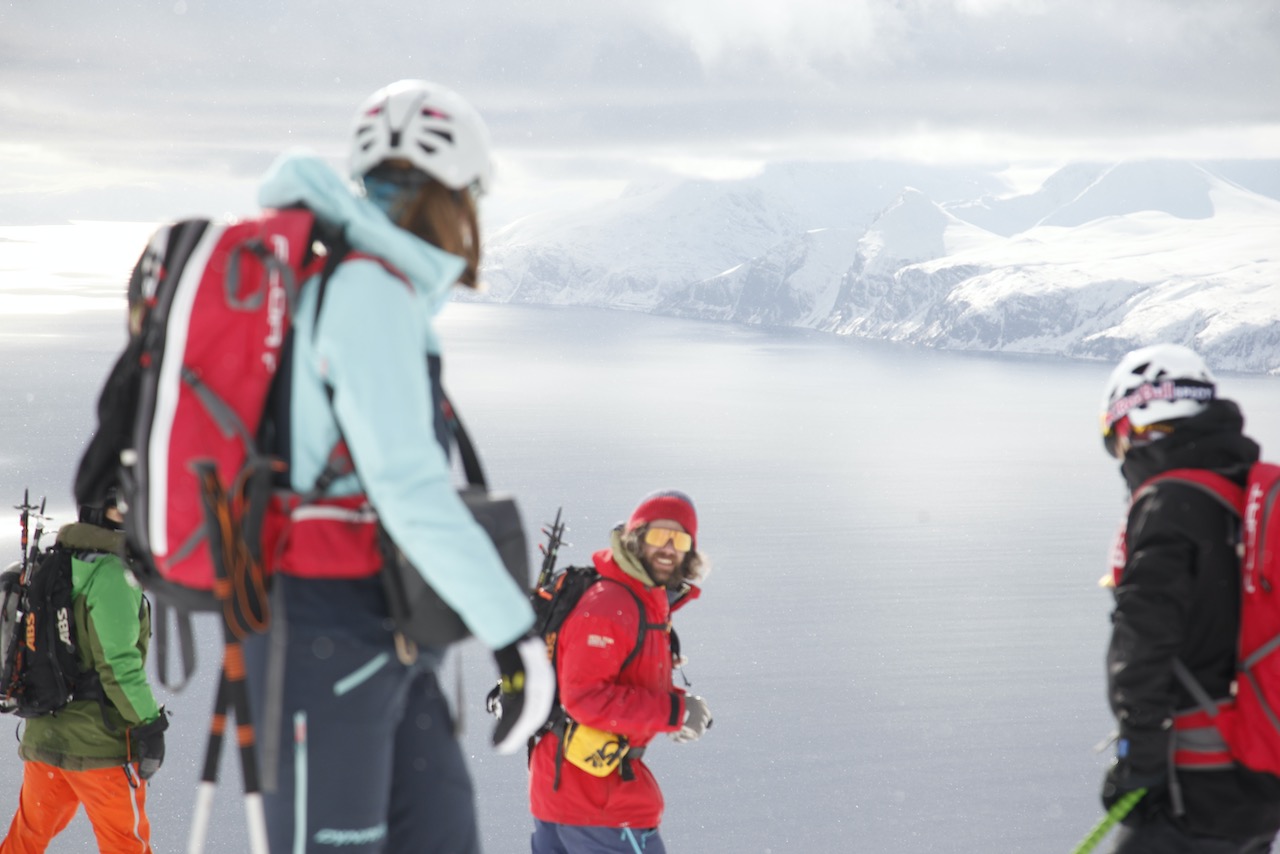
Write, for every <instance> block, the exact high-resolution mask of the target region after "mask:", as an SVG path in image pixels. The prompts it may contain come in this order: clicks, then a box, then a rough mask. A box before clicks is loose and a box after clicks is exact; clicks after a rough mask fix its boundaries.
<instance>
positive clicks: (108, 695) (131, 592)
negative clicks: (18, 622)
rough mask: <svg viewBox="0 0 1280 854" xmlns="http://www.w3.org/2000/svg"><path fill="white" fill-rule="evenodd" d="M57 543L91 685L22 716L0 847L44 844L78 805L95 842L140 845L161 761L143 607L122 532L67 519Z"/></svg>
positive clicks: (20, 851) (161, 718)
mask: <svg viewBox="0 0 1280 854" xmlns="http://www.w3.org/2000/svg"><path fill="white" fill-rule="evenodd" d="M116 521H118V517H117V519H116ZM107 524H108V525H110V524H111V523H110V522H108V523H107ZM58 544H59V545H60V546H62V547H63V548H65V549H68V550H70V551H71V558H70V559H71V587H72V596H73V603H74V604H73V610H74V622H75V628H76V639H77V646H78V648H79V656H80V670H81V672H82V673H85V674H92V676H91V678H89V679H88V680H86V679H84V678H83V677H82V678H81V682H80V683H78V686H79V684H85V683H87V684H89V685H90V686H91V688H90V690H88V691H84V690H82V689H81V688H80V687H77V696H78V697H79V696H83V695H84V694H88V695H89V696H88V697H86V698H83V699H75V700H72V701H71V702H70V703H69V704H68V705H66V706H64V707H63V708H62V709H59V710H58V712H57V713H56V714H47V715H44V716H42V717H36V718H30V719H28V720H27V722H26V726H25V728H24V730H23V733H22V743H21V746H20V747H19V749H18V753H19V755H20V756H21V757H22V759H23V761H24V766H23V769H24V770H23V779H22V792H21V795H20V799H19V805H18V811H17V813H16V814H15V815H14V817H13V822H12V824H11V825H10V827H9V832H8V834H7V835H6V836H5V839H4V842H3V843H2V844H0V854H25V852H28V851H31V852H38V851H44V850H45V847H46V846H47V845H48V844H49V841H50V840H51V839H53V837H54V836H56V835H57V834H58V833H60V832H61V831H62V830H63V828H65V827H66V826H67V824H68V823H69V822H70V821H71V819H72V817H73V816H74V815H75V813H76V810H77V809H78V808H79V807H80V806H81V805H82V804H83V806H84V808H85V813H86V814H87V815H88V817H89V821H90V822H91V823H92V825H93V832H94V835H95V837H96V838H97V842H98V850H99V851H102V852H108V854H125V852H129V853H130V854H136V852H142V854H146V852H150V851H151V842H150V837H151V829H150V825H149V823H148V821H147V814H146V796H147V780H148V779H150V777H151V775H152V774H154V773H155V772H156V770H158V769H159V767H160V763H161V762H163V760H164V730H165V729H166V727H167V726H168V719H167V718H166V716H165V715H164V711H163V709H162V708H161V707H160V706H159V705H158V704H157V703H156V698H155V695H154V694H152V692H151V686H150V685H149V684H148V683H147V677H146V671H145V665H146V660H147V646H148V644H149V642H150V640H151V613H150V610H149V608H148V607H147V605H146V601H145V600H144V599H143V596H142V589H141V588H140V587H139V586H138V582H137V581H136V580H135V579H134V577H133V573H132V572H130V571H129V570H128V569H127V568H126V567H125V565H124V562H123V561H122V560H121V559H120V557H119V554H120V553H121V552H122V551H123V548H124V534H123V533H122V532H121V531H119V530H113V529H111V528H104V527H99V526H98V525H93V524H88V523H85V522H78V523H73V524H70V525H67V526H65V527H63V528H62V530H60V531H59V532H58ZM45 568H46V569H49V570H52V569H53V567H51V566H48V567H45ZM93 677H96V678H93Z"/></svg>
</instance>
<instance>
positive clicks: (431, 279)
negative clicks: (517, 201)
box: [258, 151, 466, 311]
mask: <svg viewBox="0 0 1280 854" xmlns="http://www.w3.org/2000/svg"><path fill="white" fill-rule="evenodd" d="M258 204H260V205H262V206H263V207H264V208H287V207H292V206H295V205H302V206H304V207H306V208H307V209H308V210H310V211H311V212H312V213H314V214H315V215H316V217H317V218H319V219H320V220H321V221H323V222H325V223H326V224H328V225H331V226H335V227H337V228H339V229H341V231H342V234H343V236H344V237H345V238H346V240H347V242H348V243H349V244H350V245H351V247H352V248H353V249H356V250H358V251H360V252H367V253H368V254H370V255H374V256H376V257H378V258H381V259H382V260H384V261H386V262H387V263H388V264H390V265H391V266H392V267H395V268H396V269H397V270H399V271H400V272H401V273H403V274H404V275H406V276H408V277H409V279H410V280H411V281H412V282H413V285H414V287H416V288H417V289H418V290H419V291H422V292H423V293H424V294H425V295H426V296H427V297H428V298H430V299H431V300H432V304H433V306H434V309H435V311H439V310H440V308H441V307H442V306H443V304H444V303H445V302H446V301H447V300H448V298H449V292H450V291H449V289H450V288H451V287H452V286H453V283H454V282H456V281H457V280H458V276H460V275H462V271H463V270H464V269H465V268H466V262H465V261H463V260H462V259H461V258H459V257H458V256H456V255H451V254H450V253H448V252H445V251H443V250H441V249H438V248H436V247H435V246H432V245H431V244H430V243H427V242H426V241H425V240H422V239H421V238H419V237H417V236H416V235H414V234H411V233H409V232H408V231H405V230H404V229H402V228H400V227H399V226H397V225H395V223H393V222H392V221H391V220H389V219H387V215H386V214H385V213H383V212H382V210H381V209H380V208H379V207H378V206H377V205H375V204H373V202H371V201H369V200H368V199H366V198H365V197H364V196H360V195H357V194H355V193H354V192H352V189H351V185H350V184H348V183H347V181H346V179H344V178H343V177H342V176H341V175H339V174H338V173H337V172H335V171H334V170H333V169H332V168H331V167H330V166H329V165H328V164H327V163H325V162H324V161H323V160H321V159H320V157H319V156H317V155H316V154H313V153H311V152H307V151H291V152H287V153H285V154H282V155H281V156H280V157H279V158H277V159H276V162H275V163H273V164H272V165H271V168H270V169H268V170H267V174H266V175H265V176H264V177H263V179H262V185H261V186H260V187H259V188H258Z"/></svg>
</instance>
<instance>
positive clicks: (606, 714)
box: [529, 549, 699, 828]
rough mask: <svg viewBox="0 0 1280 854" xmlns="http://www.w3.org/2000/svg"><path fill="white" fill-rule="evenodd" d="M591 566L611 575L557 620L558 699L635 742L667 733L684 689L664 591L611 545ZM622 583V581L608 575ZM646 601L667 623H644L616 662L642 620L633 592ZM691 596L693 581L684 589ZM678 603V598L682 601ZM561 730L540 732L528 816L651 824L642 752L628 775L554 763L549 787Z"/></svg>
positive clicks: (658, 813)
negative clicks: (677, 683) (677, 680)
mask: <svg viewBox="0 0 1280 854" xmlns="http://www.w3.org/2000/svg"><path fill="white" fill-rule="evenodd" d="M592 560H593V561H594V562H595V566H596V569H597V570H598V571H599V573H600V574H601V575H602V576H603V577H604V578H606V579H611V580H609V581H604V580H602V581H597V582H596V583H595V584H594V585H593V586H592V587H591V588H590V589H588V590H587V592H586V593H584V594H583V596H582V599H581V600H580V601H579V602H578V605H577V607H575V608H574V609H573V612H572V613H570V614H569V616H568V617H567V618H566V619H565V621H564V624H563V625H562V626H561V627H560V635H559V640H558V642H557V646H556V649H557V652H556V676H557V679H558V680H559V685H560V702H561V704H562V705H563V706H564V708H565V711H566V712H568V714H569V716H570V717H571V718H573V719H574V720H576V721H578V722H579V723H581V724H585V725H586V726H589V727H594V728H596V729H599V730H604V731H606V732H611V733H617V734H619V735H625V736H626V737H627V739H628V740H629V741H630V743H631V746H632V748H637V747H643V746H644V745H646V744H648V743H649V741H650V740H651V739H652V738H653V737H654V735H656V734H658V733H662V732H674V731H675V730H678V729H679V728H680V724H681V722H683V720H684V715H685V706H684V694H683V692H681V691H678V690H676V688H675V687H674V686H673V685H672V682H671V670H672V658H671V635H670V618H671V607H670V605H669V604H668V600H667V590H666V589H665V588H663V587H652V586H647V585H646V584H645V583H644V582H642V581H640V580H639V579H636V578H633V577H632V576H630V575H628V574H627V572H626V571H625V570H623V569H622V567H620V566H618V564H617V563H616V562H615V561H614V558H613V553H612V551H611V550H610V549H601V550H600V551H598V552H596V553H595V554H594V555H592ZM615 582H620V583H615ZM622 585H626V587H627V588H628V589H629V590H630V591H631V592H632V593H635V594H636V596H638V597H639V598H640V601H641V602H643V603H644V609H645V617H644V619H645V621H646V622H648V623H650V624H653V625H663V626H666V630H660V629H659V630H654V629H651V630H648V631H646V632H645V633H644V638H643V640H642V641H641V643H642V647H641V649H640V652H639V653H638V654H637V655H636V656H635V658H634V659H633V660H632V661H631V662H630V663H629V664H627V666H626V668H625V669H623V668H622V664H623V662H624V660H625V659H626V658H627V656H628V655H629V654H630V653H631V650H632V648H633V647H634V645H635V642H636V634H637V632H638V631H639V627H640V613H639V609H638V608H637V607H636V601H635V599H634V598H632V596H631V594H630V593H628V592H627V590H624V589H623V587H622ZM690 592H691V593H692V596H688V597H686V598H685V599H683V600H681V602H680V603H679V604H683V602H684V601H687V599H688V598H692V597H693V596H696V595H697V593H698V592H699V591H698V589H697V588H696V587H695V588H691V590H690ZM679 604H678V605H677V607H678V606H679ZM558 750H559V739H558V738H557V737H556V736H555V734H548V735H545V736H543V737H542V739H541V740H540V741H539V742H538V744H537V746H536V747H535V748H534V751H533V756H532V758H531V761H530V778H529V801H530V808H531V810H532V812H533V815H534V817H535V818H538V819H541V820H542V821H550V822H555V823H557V824H578V825H594V826H603V827H646V828H647V827H657V826H658V824H659V822H660V821H661V820H662V806H663V801H662V791H661V790H660V789H659V788H658V781H657V780H656V779H654V776H653V774H652V773H651V772H650V771H649V769H648V768H647V767H645V763H644V761H643V760H634V761H632V762H631V767H632V770H633V771H634V773H635V779H634V780H629V781H625V782H624V781H623V780H622V777H621V775H620V774H619V773H618V772H616V771H615V772H614V773H612V774H609V775H608V776H606V777H594V776H592V775H590V774H588V773H587V772H585V771H583V770H581V769H579V768H577V767H576V766H574V765H573V764H572V763H570V762H567V761H562V762H561V763H560V786H559V788H558V789H557V788H554V786H555V777H556V754H557V753H558Z"/></svg>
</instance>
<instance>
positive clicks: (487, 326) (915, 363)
mask: <svg viewBox="0 0 1280 854" xmlns="http://www.w3.org/2000/svg"><path fill="white" fill-rule="evenodd" d="M118 325H119V318H118V316H115V315H114V314H113V313H110V312H92V313H78V314H72V315H65V316H60V317H50V316H36V317H27V318H23V319H21V320H15V319H12V318H10V319H6V320H4V321H3V322H2V325H0V364H2V365H3V371H0V388H3V395H4V397H3V399H4V401H5V406H4V407H3V408H2V409H0V436H3V439H4V441H3V444H2V445H0V458H2V460H3V463H4V465H3V466H0V498H3V499H4V500H5V501H7V502H8V503H10V504H16V503H17V502H18V499H20V498H21V491H22V488H23V487H24V486H27V485H30V486H31V487H32V489H33V492H34V493H35V494H40V493H45V492H47V493H49V495H50V507H51V510H52V511H53V512H55V513H56V514H58V515H59V517H60V518H59V520H58V521H60V522H65V521H67V520H68V519H69V516H70V512H71V511H70V482H71V473H72V471H73V469H74V465H75V461H76V459H77V457H78V454H79V450H80V448H81V447H82V445H83V443H84V441H85V440H86V439H87V437H88V434H89V431H90V430H91V428H92V411H93V401H94V397H95V395H96V390H97V387H98V384H99V383H100V382H101V379H102V377H103V375H104V374H105V373H106V371H107V369H108V367H109V365H110V362H111V360H112V359H113V357H114V354H115V352H116V351H117V349H118V347H119V346H120V344H121V338H122V334H121V332H120V331H119V329H118ZM442 330H443V333H444V336H445V339H446V344H447V354H448V355H447V358H446V367H445V377H446V384H447V385H448V387H449V389H450V391H451V393H452V395H453V397H454V398H455V401H456V403H457V405H458V407H459V409H460V411H461V413H462V415H463V417H464V419H465V420H466V422H467V424H468V426H469V427H470V429H471V432H472V434H473V437H474V438H475V440H476V442H477V444H478V446H479V448H480V451H481V454H482V456H483V458H484V462H485V465H486V468H487V470H488V473H489V477H490V481H491V483H492V485H494V486H495V487H497V488H499V489H503V490H509V491H511V492H514V493H515V494H516V495H518V496H519V497H520V499H521V502H522V507H523V508H524V510H525V513H526V516H527V522H528V524H529V527H530V528H531V529H532V528H534V527H535V526H536V525H537V524H538V523H541V522H544V521H546V520H549V519H550V518H551V517H552V516H553V515H554V513H555V511H556V508H558V507H563V510H564V514H565V516H566V518H567V519H568V523H569V528H570V530H569V535H568V540H569V541H570V542H571V543H572V546H571V547H569V548H566V549H565V550H564V551H563V552H562V560H568V561H585V560H587V559H588V556H589V554H590V552H592V551H593V550H595V549H597V548H599V547H601V546H602V545H604V544H605V543H606V542H607V534H608V530H609V528H610V527H611V526H612V525H613V524H614V523H615V522H617V521H619V520H621V519H623V518H625V517H626V515H627V514H628V513H629V512H630V509H631V507H632V506H633V505H634V503H635V502H636V500H637V499H638V498H639V497H640V496H642V495H643V494H644V493H646V492H648V491H650V490H653V489H655V488H660V487H677V488H680V489H684V490H685V491H687V492H689V493H690V494H692V495H693V496H694V498H695V499H696V500H697V503H698V507H699V510H700V530H699V541H700V543H701V545H702V546H703V548H704V550H705V551H706V553H707V554H708V555H709V556H710V559H711V562H712V565H713V571H712V574H711V577H710V580H709V582H708V584H707V586H706V588H705V591H704V595H703V597H702V599H701V600H699V601H698V602H696V603H694V604H693V605H692V606H691V607H689V608H688V609H686V610H685V611H682V612H681V614H680V615H679V619H678V621H677V625H678V627H679V630H680V635H681V639H682V641H683V645H684V648H685V650H686V651H687V653H688V655H689V658H690V663H689V664H688V666H687V667H686V668H685V671H684V672H685V675H686V676H687V678H688V679H689V680H690V681H691V682H692V686H691V689H690V690H692V691H695V692H697V693H700V694H702V695H703V696H705V697H706V698H707V699H708V701H709V703H710V706H711V709H712V711H713V713H714V716H715V726H714V727H713V728H712V730H711V731H710V732H709V733H708V735H707V736H706V737H705V738H704V739H703V740H702V741H700V742H698V743H695V744H692V745H681V746H677V745H674V744H671V743H669V742H666V741H665V740H663V741H661V742H660V743H655V746H654V747H653V748H652V749H651V752H650V754H649V758H650V759H651V763H650V764H651V767H652V768H653V769H654V771H655V773H656V774H657V776H658V778H659V779H660V780H661V781H662V784H663V788H664V791H665V793H666V796H667V813H666V819H665V822H664V825H663V835H664V837H665V838H666V840H667V844H668V847H669V849H670V850H672V851H673V852H692V851H714V852H719V851H734V852H772V854H781V852H797V853H798V854H801V853H803V852H851V851H866V852H876V851H894V852H947V854H969V852H973V854H977V852H1041V851H1067V850H1070V849H1071V847H1072V846H1073V845H1074V844H1075V843H1076V842H1078V841H1079V839H1080V838H1081V837H1082V836H1083V835H1084V834H1085V832H1086V831H1087V830H1088V829H1089V827H1090V826H1091V825H1092V824H1093V823H1094V822H1095V821H1096V820H1097V819H1098V818H1099V817H1100V809H1099V807H1098V802H1097V796H1096V792H1097V788H1098V782H1099V780H1100V776H1101V773H1102V769H1103V767H1104V765H1105V761H1106V758H1105V757H1104V756H1099V755H1095V754H1094V753H1093V752H1092V748H1093V746H1094V745H1095V744H1096V743H1097V742H1099V741H1100V740H1102V739H1103V738H1104V737H1105V736H1106V735H1107V733H1108V731H1109V729H1110V723H1111V722H1110V718H1109V715H1108V713H1107V709H1106V704H1105V698H1104V693H1103V670H1102V656H1103V650H1104V646H1105V641H1106V635H1107V629H1108V622H1107V613H1108V611H1109V605H1110V603H1109V601H1108V596H1107V594H1105V593H1104V592H1103V591H1101V590H1099V589H1098V587H1097V586H1096V581H1097V579H1098V578H1099V577H1100V576H1101V575H1102V572H1103V568H1104V567H1103V563H1104V558H1105V554H1106V551H1107V547H1108V546H1109V544H1110V538H1111V536H1112V534H1113V533H1114V530H1115V526H1116V524H1117V522H1118V520H1119V516H1120V513H1121V511H1122V509H1123V500H1124V496H1123V490H1122V485H1121V482H1120V479H1119V476H1118V474H1117V472H1116V469H1115V466H1114V464H1113V463H1112V462H1111V461H1110V460H1109V458H1107V457H1106V456H1105V454H1104V453H1103V451H1102V447H1101V442H1100V441H1099V438H1098V435H1097V410H1098V401H1099V398H1100V396H1101V388H1102V384H1103V382H1104V380H1105V378H1106V376H1107V374H1108V372H1109V370H1110V366H1109V365H1103V364H1088V363H1075V362H1063V361H1053V360H1042V359H1024V358H1007V357H991V356H976V355H965V354H956V353H938V352H929V351H919V350H913V349H905V348H899V347H895V346H889V345H879V344H868V343H865V342H858V341H849V340H843V339H837V338H834V337H830V336H825V335H816V334H807V333H799V332H785V331H781V332H780V331H766V330H759V329H751V328H743V327H736V326H724V325H714V324H702V323H694V322H687V321H681V320H672V319H667V318H658V317H651V316H646V315H637V314H625V313H616V312H604V311H591V310H580V309H550V308H530V307H506V306H484V305H455V306H452V307H451V308H450V309H449V310H448V311H447V312H446V317H445V319H444V322H443V324H442ZM1220 380H1221V383H1220V388H1221V391H1222V393H1223V394H1225V395H1226V396H1229V397H1233V398H1235V399H1237V400H1238V401H1239V402H1240V403H1241V404H1242V406H1243V407H1244V409H1245V412H1246V415H1247V417H1248V419H1249V431H1250V432H1251V433H1252V434H1253V435H1254V436H1255V438H1257V439H1258V440H1259V441H1261V442H1262V444H1263V447H1264V450H1268V451H1269V452H1270V456H1272V457H1275V456H1278V455H1280V379H1277V378H1266V377H1244V376H1236V375H1229V376H1223V377H1220ZM10 498H12V499H13V500H12V501H8V499H10ZM15 516H16V514H15ZM5 530H7V531H8V532H9V533H8V534H7V535H6V538H3V539H0V549H3V553H4V554H10V553H12V554H14V555H16V554H17V548H16V526H15V527H13V528H11V527H10V526H5ZM201 629H202V632H203V635H202V637H203V639H204V643H205V646H206V651H205V655H204V658H203V660H202V662H201V671H200V674H199V679H198V684H196V685H194V686H192V687H191V688H189V689H188V690H187V691H185V692H183V693H182V694H179V695H168V694H166V695H165V701H166V702H167V703H168V705H169V707H170V708H171V709H172V710H174V712H175V713H176V716H175V718H174V727H173V729H171V730H170V736H171V740H170V747H169V759H168V761H167V763H166V765H165V768H164V769H163V771H162V772H161V774H160V776H159V777H157V779H156V785H155V786H154V788H153V791H152V804H151V809H150V812H151V815H152V821H153V823H154V825H155V843H156V848H157V850H163V851H176V850H182V849H183V848H184V845H185V836H186V823H187V818H188V814H189V811H190V806H191V804H192V802H193V799H194V784H195V781H196V778H197V777H198V774H199V766H200V758H201V755H202V752H203V749H204V737H205V736H204V731H205V729H206V727H207V722H208V710H209V707H210V705H211V689H212V680H213V675H214V671H215V669H216V662H217V660H218V648H217V644H216V640H215V635H214V632H213V628H212V627H211V626H208V627H205V626H202V627H201ZM493 674H494V669H493V665H492V662H491V659H490V656H489V655H488V653H487V652H486V651H485V650H484V649H483V648H481V647H479V646H478V645H477V644H475V643H474V642H471V643H468V644H465V645H464V646H463V647H462V649H461V652H460V654H459V655H458V656H455V657H454V659H453V661H452V662H451V663H450V664H449V665H448V666H447V668H446V673H445V676H446V679H447V681H448V682H449V683H450V684H451V685H452V684H454V682H455V680H456V679H457V678H458V677H461V681H462V700H463V707H462V710H463V726H464V736H463V738H464V741H465V745H466V747H467V749H468V751H469V753H470V755H471V768H472V771H473V774H474V776H475V781H476V786H477V789H478V793H479V798H478V799H479V809H480V813H481V822H482V826H483V831H484V838H485V843H486V850H487V851H488V852H490V854H505V852H518V851H522V850H527V835H528V832H529V828H530V819H529V817H528V813H527V806H526V793H525V776H524V763H523V760H522V759H521V758H520V757H497V756H495V755H493V754H492V753H491V752H490V751H489V749H488V747H487V743H488V729H489V722H488V721H487V720H486V719H485V718H484V715H483V712H482V710H481V698H482V697H483V694H484V693H485V691H486V690H487V689H488V687H489V685H490V683H491V681H492V678H493ZM235 761H236V760H235V758H234V756H233V755H232V754H230V753H228V754H227V755H226V756H224V758H223V764H224V768H225V769H226V774H225V781H224V784H223V786H222V787H221V791H220V793H219V797H218V808H217V809H218V815H217V818H216V821H215V824H214V836H213V838H212V839H211V842H210V845H209V848H208V850H210V851H212V852H222V851H226V852H239V851H242V850H244V848H245V843H244V838H245V837H244V834H243V830H242V829H241V828H242V824H243V822H242V819H241V812H240V800H239V797H238V795H237V790H238V786H239V778H238V774H237V773H236V769H235ZM20 768H21V763H20V762H19V761H18V759H17V757H16V749H14V750H4V751H0V804H9V805H16V796H17V791H18V785H19V778H20ZM351 785H352V786H358V785H360V781H358V780H352V781H351ZM5 809H8V807H6V808H5ZM7 819H8V816H7V815H5V816H4V817H2V818H0V821H7ZM50 850H51V851H54V852H61V851H89V850H93V843H92V837H91V835H90V833H89V830H88V823H87V821H86V820H85V819H84V818H83V816H81V817H78V818H77V819H76V821H75V822H74V823H73V825H72V828H71V829H69V830H68V831H67V833H65V834H64V835H63V836H62V837H60V838H59V840H58V841H57V842H56V843H55V845H54V847H53V848H51V849H50Z"/></svg>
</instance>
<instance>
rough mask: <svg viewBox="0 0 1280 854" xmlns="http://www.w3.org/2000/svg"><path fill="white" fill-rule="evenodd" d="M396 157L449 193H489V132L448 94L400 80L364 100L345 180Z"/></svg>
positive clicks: (463, 104) (458, 98)
mask: <svg viewBox="0 0 1280 854" xmlns="http://www.w3.org/2000/svg"><path fill="white" fill-rule="evenodd" d="M394 158H402V159H404V160H408V161H409V162H410V163H412V164H413V165H414V166H416V167H417V168H418V169H421V170H422V171H423V172H426V173H427V174H428V175H430V176H431V177H432V178H435V179H436V180H437V181H439V182H440V183H442V184H444V185H445V186H446V187H449V188H450V189H453V190H463V189H466V188H467V187H471V186H472V185H475V186H476V187H477V188H478V189H479V190H480V191H481V192H484V191H487V190H488V189H489V182H490V181H491V180H492V174H493V166H492V164H491V163H490V161H489V131H488V129H487V128H486V127H485V125H484V121H482V120H481V118H480V114H479V113H477V112H476V111H475V110H474V109H473V108H472V106H471V105H470V104H468V103H467V102H466V101H464V100H463V99H462V97H461V96H460V95H458V93H456V92H454V91H453V90H452V89H446V88H445V87H444V86H440V85H438V84H435V83H429V82H427V81H425V80H401V81H399V82H397V83H392V84H391V85H390V86H385V87H383V88H382V89H379V90H378V91H377V92H374V93H373V94H372V95H370V96H369V97H368V98H367V99H366V100H365V102H364V103H363V104H361V105H360V109H359V111H358V112H357V113H356V120H355V128H354V130H353V135H352V141H351V177H352V178H355V179H356V180H360V179H362V178H364V176H365V175H367V174H368V173H369V171H370V170H371V169H373V167H375V166H377V165H378V164H379V163H382V162H383V161H384V160H391V159H394Z"/></svg>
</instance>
